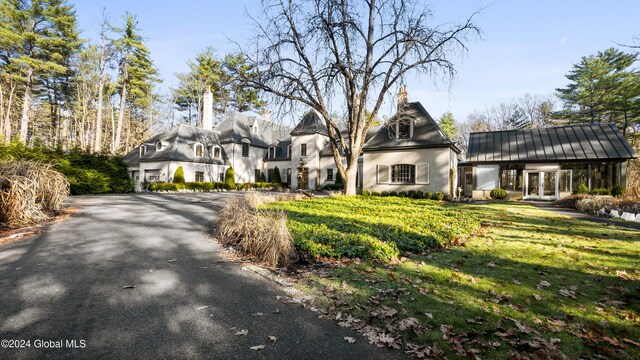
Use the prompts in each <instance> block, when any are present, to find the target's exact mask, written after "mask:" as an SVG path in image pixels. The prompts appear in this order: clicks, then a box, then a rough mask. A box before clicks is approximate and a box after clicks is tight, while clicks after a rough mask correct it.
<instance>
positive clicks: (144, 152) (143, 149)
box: [140, 145, 147, 157]
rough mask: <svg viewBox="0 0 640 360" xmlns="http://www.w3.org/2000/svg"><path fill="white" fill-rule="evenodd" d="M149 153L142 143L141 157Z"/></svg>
mask: <svg viewBox="0 0 640 360" xmlns="http://www.w3.org/2000/svg"><path fill="white" fill-rule="evenodd" d="M146 153H147V147H146V146H144V145H140V157H142V156H144V154H146Z"/></svg>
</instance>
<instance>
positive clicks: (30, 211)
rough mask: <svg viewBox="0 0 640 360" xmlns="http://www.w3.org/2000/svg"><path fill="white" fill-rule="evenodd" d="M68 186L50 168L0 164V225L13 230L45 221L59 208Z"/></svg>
mask: <svg viewBox="0 0 640 360" xmlns="http://www.w3.org/2000/svg"><path fill="white" fill-rule="evenodd" d="M68 195H69V182H68V181H67V179H66V178H65V176H64V175H62V174H61V173H59V172H57V171H55V170H54V169H53V167H52V166H51V165H50V164H44V163H39V162H33V161H7V162H3V163H0V222H1V223H3V224H4V226H8V227H17V226H23V225H29V224H35V223H38V222H41V221H44V220H47V219H48V215H47V212H49V211H58V210H60V209H61V208H62V205H63V203H64V199H65V198H66V197H67V196H68Z"/></svg>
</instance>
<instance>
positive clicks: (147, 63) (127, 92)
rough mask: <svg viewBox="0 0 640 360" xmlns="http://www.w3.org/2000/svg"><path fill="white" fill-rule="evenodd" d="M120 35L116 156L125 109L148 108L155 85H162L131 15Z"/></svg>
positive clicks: (114, 148) (136, 23)
mask: <svg viewBox="0 0 640 360" xmlns="http://www.w3.org/2000/svg"><path fill="white" fill-rule="evenodd" d="M116 31H117V32H118V33H120V34H121V37H120V38H119V39H117V40H116V41H115V46H116V49H117V51H118V54H119V67H120V71H119V77H118V88H119V92H120V110H119V114H118V123H117V127H116V134H115V143H114V144H113V147H112V151H113V152H117V151H119V149H120V143H121V139H122V125H123V122H124V114H125V106H126V105H130V106H131V107H133V108H134V109H135V108H138V109H140V108H142V109H145V108H146V107H148V106H149V99H150V95H151V90H152V87H153V83H154V82H156V81H158V79H157V78H156V75H157V70H156V69H155V68H154V67H153V62H152V61H151V58H150V54H149V50H148V49H147V47H146V46H145V45H144V44H143V43H142V42H143V40H144V39H143V38H142V36H140V34H139V33H138V31H139V29H138V21H137V20H136V17H135V16H134V15H132V14H129V13H127V14H126V15H125V25H124V27H123V28H122V29H116Z"/></svg>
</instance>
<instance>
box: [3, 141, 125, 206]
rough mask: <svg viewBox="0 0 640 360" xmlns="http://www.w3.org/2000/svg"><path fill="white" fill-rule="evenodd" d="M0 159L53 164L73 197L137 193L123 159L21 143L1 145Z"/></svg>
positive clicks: (75, 149)
mask: <svg viewBox="0 0 640 360" xmlns="http://www.w3.org/2000/svg"><path fill="white" fill-rule="evenodd" d="M0 160H33V161H41V162H45V163H51V164H52V165H53V167H54V168H55V169H56V170H57V171H59V172H61V173H63V174H64V175H65V176H66V178H67V180H69V185H70V186H71V194H72V195H84V194H107V193H128V192H133V190H134V182H133V179H131V177H130V176H129V171H128V169H127V165H126V164H125V163H124V162H123V161H122V157H119V156H112V155H107V154H92V153H89V152H87V151H84V150H81V149H78V148H74V149H70V150H62V149H55V150H54V149H49V148H46V147H42V146H34V147H32V148H31V147H27V146H25V145H22V144H21V143H19V142H17V141H13V142H11V143H10V144H8V145H7V144H0Z"/></svg>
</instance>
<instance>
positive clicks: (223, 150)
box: [125, 88, 460, 194]
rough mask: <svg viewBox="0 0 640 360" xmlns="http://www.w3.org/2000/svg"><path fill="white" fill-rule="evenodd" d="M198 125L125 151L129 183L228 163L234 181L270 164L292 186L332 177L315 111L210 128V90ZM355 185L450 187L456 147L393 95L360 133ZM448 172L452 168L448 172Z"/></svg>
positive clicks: (208, 177)
mask: <svg viewBox="0 0 640 360" xmlns="http://www.w3.org/2000/svg"><path fill="white" fill-rule="evenodd" d="M204 103H205V104H204V109H205V111H204V113H203V121H202V124H201V125H200V126H199V127H192V126H186V125H180V126H178V127H177V128H175V129H173V130H170V131H166V132H162V133H159V134H156V135H155V136H153V137H151V138H149V139H147V140H145V141H144V142H143V143H142V144H140V145H139V146H138V147H136V148H135V149H134V150H132V151H131V152H129V153H128V154H126V155H125V162H126V163H127V164H128V166H129V171H130V173H131V176H132V177H133V178H134V180H135V182H136V188H137V189H138V190H140V189H142V188H143V187H142V184H143V183H144V182H170V181H172V180H173V175H174V173H175V171H176V169H177V168H178V167H179V166H182V167H183V169H184V174H185V180H186V181H187V182H192V181H195V182H213V181H224V173H225V170H226V169H227V168H228V167H230V166H231V167H233V169H234V172H235V180H236V182H240V183H247V182H257V181H259V179H260V175H261V174H262V173H264V175H265V177H266V180H267V181H271V180H272V179H273V172H274V171H275V168H276V167H277V168H278V170H279V171H280V178H281V180H282V182H283V183H284V184H285V185H287V186H288V187H290V188H292V189H311V190H314V189H319V188H321V187H322V186H324V185H327V184H333V183H334V182H335V180H336V175H337V167H336V165H335V162H334V159H333V156H332V153H331V148H330V144H329V137H328V132H327V127H326V124H325V122H324V120H323V119H322V118H321V116H320V115H319V114H318V113H316V112H315V111H314V110H309V111H308V112H306V113H305V114H304V115H303V116H302V118H301V119H300V121H299V122H298V123H297V124H296V126H295V127H294V128H289V127H286V126H282V125H279V124H276V123H274V122H273V121H271V119H270V115H269V113H268V112H265V113H263V114H262V115H256V114H254V113H238V112H234V113H231V114H229V115H228V116H227V117H226V118H225V119H224V120H223V121H222V122H221V123H219V124H217V125H216V126H215V127H213V126H212V112H211V110H210V109H211V104H212V94H211V93H210V92H206V93H205V96H204ZM365 141H366V142H365V145H364V148H363V154H362V156H361V158H360V162H359V165H358V173H357V184H358V187H359V188H360V189H362V190H369V191H378V192H381V191H397V192H399V191H409V190H421V191H424V192H428V191H431V192H438V191H440V192H443V193H445V194H449V190H450V184H452V183H454V184H455V181H456V180H455V178H451V176H452V174H453V176H454V177H455V174H457V171H456V170H457V159H458V154H459V153H460V151H459V150H458V148H457V147H456V146H455V144H454V143H453V142H452V141H451V140H449V139H448V138H447V137H446V135H444V133H443V132H442V131H441V130H440V128H439V127H438V125H437V124H436V122H435V121H434V120H433V118H432V117H431V116H430V115H429V113H428V112H427V111H426V110H425V109H424V107H423V106H422V105H421V104H420V103H419V102H411V103H409V102H408V101H407V92H406V88H403V89H401V90H400V92H399V94H398V111H397V112H396V114H394V115H393V116H392V117H391V118H390V119H389V120H388V121H386V122H385V123H384V124H383V125H382V126H377V127H372V128H371V129H370V131H369V132H368V133H367V136H366V139H365ZM452 169H453V170H452Z"/></svg>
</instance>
